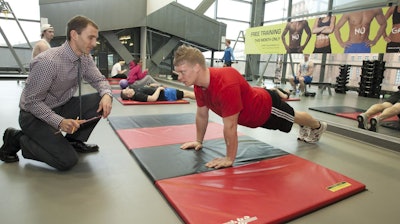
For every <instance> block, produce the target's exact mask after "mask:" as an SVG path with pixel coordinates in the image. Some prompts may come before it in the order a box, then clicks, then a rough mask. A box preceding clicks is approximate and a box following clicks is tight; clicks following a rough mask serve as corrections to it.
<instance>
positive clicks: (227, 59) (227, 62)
mask: <svg viewBox="0 0 400 224" xmlns="http://www.w3.org/2000/svg"><path fill="white" fill-rule="evenodd" d="M225 45H226V48H225V51H224V56H223V57H222V58H221V61H222V62H224V65H223V67H231V66H232V61H234V60H235V56H234V55H233V48H231V40H229V39H226V40H225Z"/></svg>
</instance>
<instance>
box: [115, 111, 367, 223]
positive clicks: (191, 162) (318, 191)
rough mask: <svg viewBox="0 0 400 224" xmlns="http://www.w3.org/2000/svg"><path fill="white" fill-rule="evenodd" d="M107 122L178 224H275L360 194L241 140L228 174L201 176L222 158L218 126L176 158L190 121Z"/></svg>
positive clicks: (327, 173)
mask: <svg viewBox="0 0 400 224" xmlns="http://www.w3.org/2000/svg"><path fill="white" fill-rule="evenodd" d="M108 119H109V121H110V124H111V126H112V127H113V129H114V130H115V132H116V133H117V134H118V136H119V138H120V139H121V140H122V141H123V142H124V144H125V145H126V147H127V149H128V151H129V152H130V154H131V155H132V156H133V157H134V158H135V159H136V161H137V162H138V163H139V165H140V166H141V168H142V169H143V170H144V172H145V173H146V174H147V175H148V176H149V178H150V179H151V180H152V181H153V182H154V184H155V186H156V187H157V188H158V189H159V190H160V192H161V193H162V194H163V195H164V197H165V198H166V199H167V200H168V202H169V203H170V204H171V206H172V208H174V209H175V210H176V211H177V213H178V214H179V215H180V217H181V218H182V219H183V220H184V222H185V223H239V221H240V223H250V222H251V221H255V220H257V223H283V222H286V221H289V220H292V219H294V218H297V217H299V216H302V215H304V214H306V213H309V212H312V211H315V210H318V209H319V208H322V207H325V206H327V205H329V204H332V203H335V202H337V201H340V200H342V199H345V198H347V197H349V196H351V195H354V194H356V193H358V192H361V191H363V190H364V189H365V185H364V184H362V183H360V182H357V181H355V180H353V179H351V178H349V177H346V176H344V175H342V174H339V173H337V172H335V171H333V170H330V169H327V168H325V167H322V166H320V165H318V164H315V163H313V162H310V161H307V160H305V159H302V158H300V157H298V156H295V155H291V154H288V153H287V152H285V151H283V150H280V149H278V148H275V147H273V146H270V145H268V144H266V143H263V142H261V141H258V140H255V139H253V138H251V137H248V136H246V135H243V134H240V135H239V137H238V143H239V147H238V153H237V157H236V160H235V163H234V164H233V167H230V168H225V169H217V170H216V169H210V168H207V167H206V166H205V165H204V164H205V163H206V162H208V161H210V160H211V159H212V158H216V157H222V156H224V155H225V150H226V149H225V147H226V146H225V141H224V138H223V134H222V130H223V126H222V125H221V124H217V123H213V122H210V123H209V124H208V129H207V132H206V136H205V138H204V141H203V149H202V150H198V151H196V150H181V149H180V148H179V147H180V145H181V144H182V143H183V142H185V141H191V140H193V139H195V135H196V130H195V124H194V122H195V115H194V114H163V115H141V116H129V117H109V118H108ZM194 201H195V206H193V205H194V204H193V202H194ZM238 220H239V221H238Z"/></svg>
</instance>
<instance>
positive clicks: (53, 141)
mask: <svg viewBox="0 0 400 224" xmlns="http://www.w3.org/2000/svg"><path fill="white" fill-rule="evenodd" d="M97 37H98V27H97V25H96V24H95V23H94V22H93V21H91V20H90V19H88V18H86V17H83V16H76V17H74V18H73V19H71V20H70V21H69V22H68V25H67V41H66V42H65V43H64V44H62V45H61V46H60V47H56V48H51V49H49V50H47V51H45V52H43V53H41V54H40V55H38V56H36V57H35V58H34V59H33V60H32V61H31V65H30V74H29V77H28V79H27V80H26V85H25V87H24V90H23V92H22V94H21V99H20V103H19V107H20V114H19V124H20V126H21V129H22V130H16V129H14V128H7V129H6V131H5V132H4V136H3V145H2V146H1V149H0V159H1V160H2V161H4V162H9V163H10V162H17V161H19V158H18V156H17V152H18V151H19V150H20V149H22V155H23V156H24V158H27V159H33V160H37V161H40V162H44V163H46V164H48V165H50V166H52V167H54V168H56V169H58V170H69V169H71V168H72V167H73V166H75V165H76V164H77V163H78V158H79V157H78V154H77V152H82V153H85V152H95V151H98V148H99V147H98V146H97V145H88V144H85V143H84V142H85V141H87V140H88V138H89V136H90V134H91V132H92V131H93V129H94V127H95V126H96V124H97V122H98V121H99V119H94V120H93V122H87V123H86V124H85V125H81V124H83V123H84V122H85V121H86V119H91V118H95V117H97V116H99V114H101V115H102V117H103V118H107V116H108V115H109V114H110V112H111V106H112V94H111V86H110V85H109V83H108V81H107V80H106V78H105V77H104V76H103V75H102V74H101V73H100V71H99V69H98V68H97V67H96V64H95V63H94V61H93V59H92V57H91V55H90V51H91V50H92V49H93V48H94V47H95V46H96V40H97ZM78 73H80V75H79V74H78ZM81 78H83V79H84V80H85V81H87V82H88V83H89V84H90V85H91V86H92V87H94V88H95V89H96V90H97V91H98V93H92V94H87V95H82V96H81V97H77V96H76V97H74V94H75V92H77V90H78V87H79V85H78V83H79V82H81ZM99 118H100V117H99ZM61 131H62V132H65V133H67V134H66V135H65V136H64V135H63V134H62V132H61Z"/></svg>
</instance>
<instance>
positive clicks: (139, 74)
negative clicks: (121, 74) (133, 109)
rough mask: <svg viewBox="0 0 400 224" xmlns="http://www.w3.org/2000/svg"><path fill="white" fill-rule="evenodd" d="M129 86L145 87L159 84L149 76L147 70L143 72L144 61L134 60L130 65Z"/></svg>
mask: <svg viewBox="0 0 400 224" xmlns="http://www.w3.org/2000/svg"><path fill="white" fill-rule="evenodd" d="M127 80H128V84H129V85H130V86H145V85H148V84H151V83H157V81H156V80H154V79H153V77H151V76H150V75H147V69H146V70H144V71H142V60H140V59H139V58H135V59H133V60H132V61H131V62H130V63H129V73H128V78H127Z"/></svg>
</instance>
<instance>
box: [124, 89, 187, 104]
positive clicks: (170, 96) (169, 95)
mask: <svg viewBox="0 0 400 224" xmlns="http://www.w3.org/2000/svg"><path fill="white" fill-rule="evenodd" d="M182 98H189V99H195V96H194V93H192V92H189V91H186V90H179V89H175V88H170V87H163V86H155V85H153V86H141V87H136V88H130V87H127V88H125V89H123V90H122V91H121V99H123V100H135V101H139V102H154V101H176V100H181V99H182Z"/></svg>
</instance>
